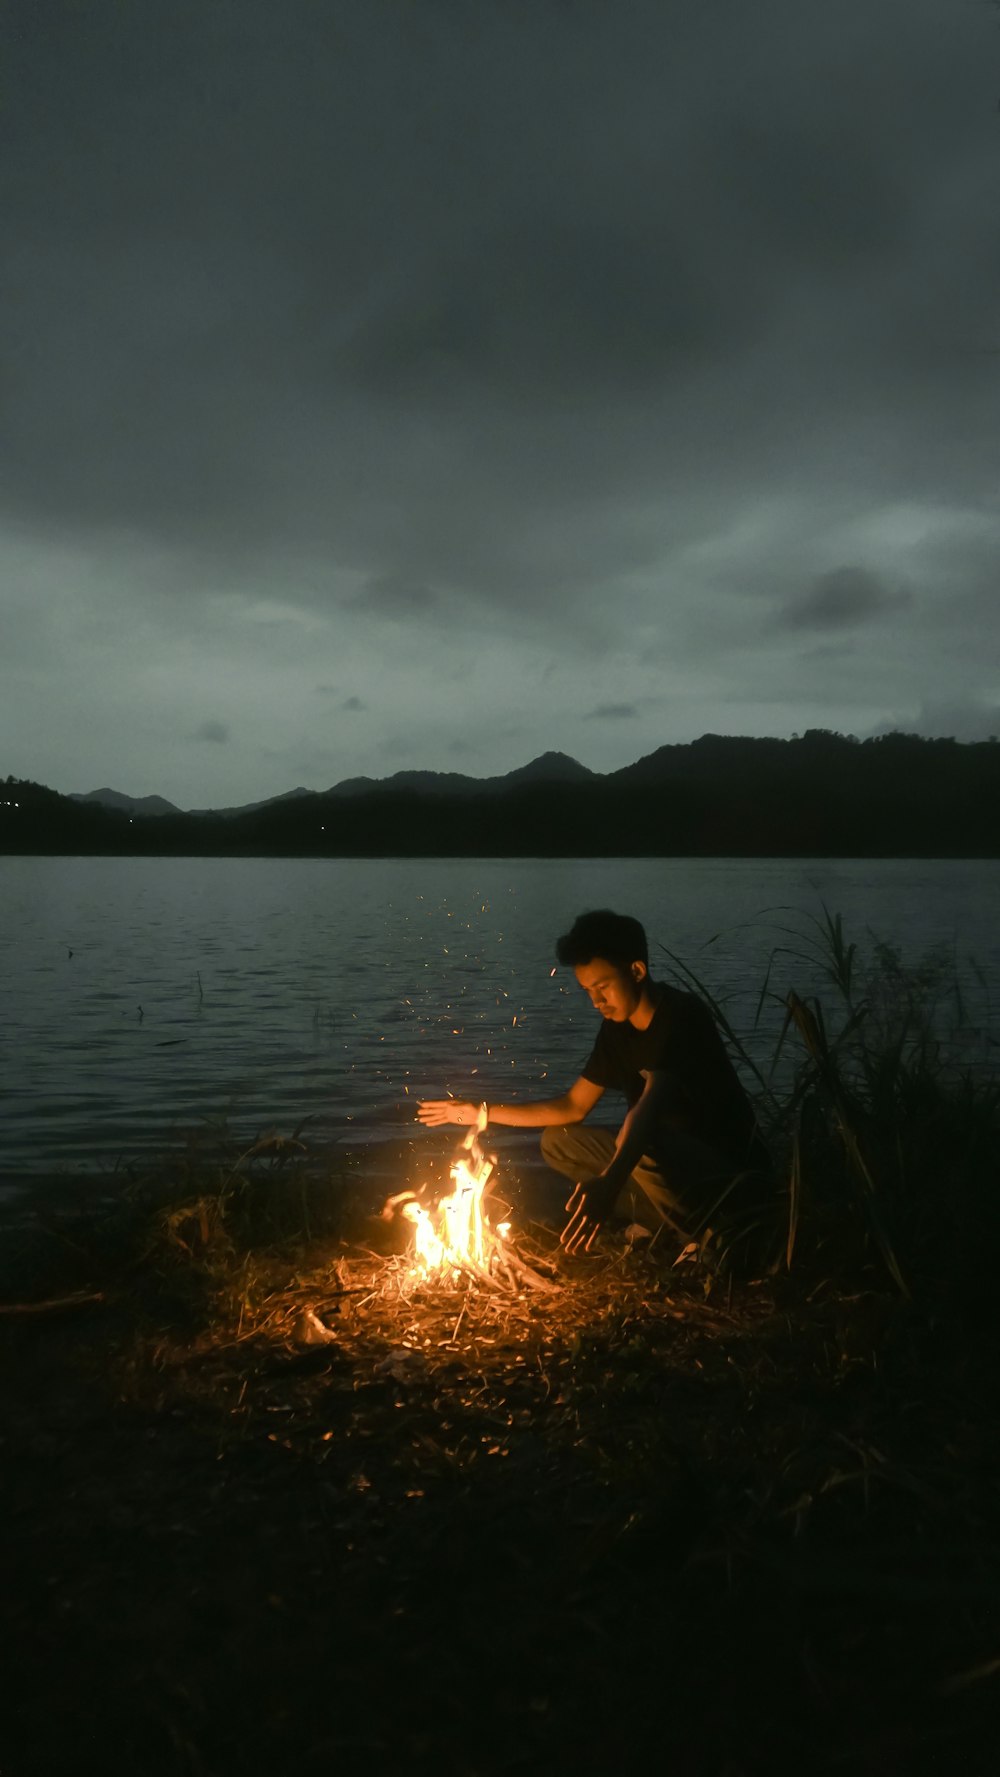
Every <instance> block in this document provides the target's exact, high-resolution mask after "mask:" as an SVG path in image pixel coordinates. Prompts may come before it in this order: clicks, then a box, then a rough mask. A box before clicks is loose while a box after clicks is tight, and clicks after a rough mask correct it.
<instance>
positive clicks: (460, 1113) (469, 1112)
mask: <svg viewBox="0 0 1000 1777" xmlns="http://www.w3.org/2000/svg"><path fill="white" fill-rule="evenodd" d="M417 1116H418V1117H419V1119H420V1121H421V1123H426V1125H427V1127H428V1128H429V1129H436V1128H438V1127H439V1125H440V1124H442V1123H458V1124H459V1125H460V1127H462V1128H465V1129H467V1128H469V1127H470V1126H471V1124H473V1123H477V1122H478V1121H479V1106H478V1105H477V1104H467V1103H466V1102H465V1100H464V1099H461V1098H422V1099H421V1100H420V1102H419V1104H418V1105H417Z"/></svg>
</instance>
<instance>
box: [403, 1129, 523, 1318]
mask: <svg viewBox="0 0 1000 1777" xmlns="http://www.w3.org/2000/svg"><path fill="white" fill-rule="evenodd" d="M485 1128H486V1107H485V1106H483V1108H482V1109H481V1110H480V1112H479V1116H478V1118H477V1120H476V1123H475V1124H474V1126H473V1127H472V1128H471V1129H470V1130H469V1133H468V1135H467V1136H466V1137H465V1139H464V1140H463V1142H462V1150H463V1152H462V1153H461V1154H460V1156H459V1158H458V1159H457V1160H456V1161H455V1162H454V1163H453V1165H452V1167H451V1179H452V1183H453V1185H454V1190H453V1191H452V1192H451V1194H450V1195H449V1196H447V1197H442V1198H441V1201H440V1202H439V1203H438V1204H437V1206H436V1208H435V1209H434V1210H433V1211H431V1210H428V1209H426V1208H425V1207H424V1205H423V1204H422V1203H421V1202H420V1201H419V1199H418V1198H417V1197H416V1196H415V1195H414V1193H413V1192H412V1191H401V1192H399V1193H398V1194H397V1196H395V1197H390V1199H389V1202H388V1203H387V1205H386V1209H385V1210H384V1211H383V1214H385V1213H386V1212H388V1213H389V1214H391V1213H392V1212H393V1211H394V1210H395V1208H396V1207H397V1206H400V1210H401V1214H402V1215H404V1216H405V1217H406V1220H407V1221H408V1222H412V1223H413V1226H414V1229H415V1236H414V1258H415V1261H416V1266H417V1268H418V1269H419V1270H420V1271H421V1272H422V1273H423V1275H424V1276H425V1277H428V1278H431V1277H446V1276H447V1275H448V1274H449V1273H450V1274H451V1275H452V1276H453V1277H454V1276H458V1275H464V1276H466V1277H468V1278H469V1279H470V1280H472V1281H473V1282H475V1283H480V1284H485V1285H486V1287H487V1288H490V1289H497V1288H503V1287H504V1281H503V1279H504V1274H506V1287H507V1288H509V1289H511V1290H514V1291H516V1290H517V1289H518V1288H519V1286H520V1287H525V1286H526V1287H527V1288H529V1289H537V1290H551V1289H552V1288H553V1287H554V1286H553V1285H552V1284H550V1283H547V1282H546V1280H545V1279H544V1278H542V1277H539V1275H538V1273H537V1272H535V1271H532V1270H531V1268H530V1267H529V1266H527V1265H525V1264H524V1263H523V1261H522V1260H521V1259H519V1258H518V1257H517V1256H516V1254H515V1253H514V1252H513V1250H512V1249H511V1247H510V1246H509V1245H508V1244H507V1236H508V1234H509V1232H510V1223H509V1222H498V1223H497V1225H496V1227H495V1228H494V1227H493V1226H492V1225H491V1223H490V1220H489V1217H488V1216H487V1214H486V1213H485V1210H484V1207H483V1196H484V1193H485V1190H486V1185H487V1182H488V1180H489V1178H490V1175H491V1173H492V1171H493V1168H494V1164H495V1162H494V1160H492V1159H490V1158H488V1157H487V1156H486V1155H485V1154H484V1153H483V1150H482V1146H481V1143H480V1140H479V1137H480V1136H481V1135H482V1133H483V1130H484V1129H485Z"/></svg>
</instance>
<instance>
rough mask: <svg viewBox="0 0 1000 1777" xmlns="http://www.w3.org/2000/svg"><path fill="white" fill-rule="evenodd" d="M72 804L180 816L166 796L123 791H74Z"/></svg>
mask: <svg viewBox="0 0 1000 1777" xmlns="http://www.w3.org/2000/svg"><path fill="white" fill-rule="evenodd" d="M70 801H71V802H99V803H100V804H101V806H102V807H103V808H117V809H118V810H119V811H120V812H121V813H122V814H131V815H135V814H143V815H146V814H151V815H162V814H180V813H181V810H180V809H179V808H178V807H177V804H176V803H175V802H168V801H167V800H166V797H164V796H126V795H125V793H124V791H122V790H108V789H104V790H86V791H81V790H73V791H71V792H70Z"/></svg>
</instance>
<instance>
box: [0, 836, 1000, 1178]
mask: <svg viewBox="0 0 1000 1777" xmlns="http://www.w3.org/2000/svg"><path fill="white" fill-rule="evenodd" d="M998 889H1000V864H997V863H979V862H974V863H963V862H957V863H956V862H922V861H916V862H911V861H897V860H892V861H876V862H872V861H870V860H861V861H852V860H847V861H845V860H833V861H829V862H824V861H821V860H820V861H817V860H815V859H810V860H808V861H802V862H799V861H794V860H793V861H789V860H787V859H780V860H749V861H748V860H745V859H725V858H722V859H697V860H686V859H669V860H661V859H649V860H646V859H644V860H638V861H637V860H633V859H628V860H624V861H616V860H608V859H598V860H593V859H580V860H566V859H553V860H547V859H541V860H539V859H477V860H468V859H460V860H455V859H447V860H427V859H419V860H412V859H401V860H396V861H392V860H390V861H385V860H377V861H374V860H373V861H368V860H358V859H329V860H327V859H293V860H285V859H250V860H247V859H222V858H194V859H190V858H168V859H153V858H0V996H2V1017H0V1165H2V1167H3V1171H4V1174H5V1175H6V1176H7V1177H8V1178H10V1177H12V1176H16V1175H24V1174H26V1173H27V1174H32V1173H37V1174H42V1173H45V1172H52V1171H53V1170H59V1169H69V1170H81V1171H86V1170H97V1169H100V1168H106V1167H110V1166H113V1165H114V1164H115V1163H116V1162H117V1161H118V1160H119V1158H121V1157H126V1158H127V1157H132V1156H136V1157H139V1156H141V1155H143V1154H144V1153H151V1152H153V1151H156V1150H162V1148H164V1147H165V1146H166V1145H167V1144H168V1143H170V1142H173V1141H178V1140H181V1139H183V1138H184V1137H185V1136H186V1134H187V1133H188V1132H190V1131H192V1130H195V1129H197V1128H199V1127H204V1124H205V1122H206V1121H212V1120H216V1119H218V1118H220V1117H223V1116H224V1117H226V1118H227V1119H228V1120H229V1122H230V1125H231V1126H232V1128H233V1129H234V1130H235V1131H236V1132H237V1133H239V1134H241V1135H244V1134H245V1135H246V1136H247V1137H250V1138H252V1137H253V1136H254V1135H255V1134H257V1133H259V1132H260V1131H261V1130H263V1129H266V1128H279V1129H281V1130H282V1131H283V1132H290V1131H291V1130H292V1129H293V1128H294V1127H295V1126H296V1125H297V1124H298V1123H299V1122H300V1121H301V1120H302V1119H303V1118H308V1119H309V1123H308V1125H307V1130H308V1139H309V1141H310V1144H311V1145H312V1144H317V1145H320V1146H322V1145H324V1144H330V1143H337V1142H339V1143H346V1144H348V1145H358V1143H359V1142H361V1141H371V1140H376V1139H384V1138H388V1137H390V1136H399V1135H400V1134H411V1133H413V1130H414V1124H413V1116H414V1112H413V1104H414V1101H415V1100H416V1099H417V1098H419V1097H421V1096H443V1095H444V1094H445V1093H448V1092H452V1093H454V1094H455V1095H456V1096H459V1097H473V1096H474V1097H486V1098H494V1099H498V1098H503V1097H512V1096H514V1095H519V1094H524V1095H527V1094H531V1093H534V1094H536V1095H537V1094H538V1093H539V1092H541V1093H543V1094H546V1093H549V1092H558V1091H562V1090H563V1089H564V1088H565V1086H566V1085H567V1084H568V1083H569V1082H570V1081H571V1080H573V1079H574V1078H575V1077H576V1075H577V1073H578V1072H579V1071H580V1067H581V1064H582V1063H583V1061H584V1060H585V1059H586V1056H587V1054H588V1053H589V1049H590V1044H591V1042H592V1039H593V1033H594V1030H595V1024H596V1020H595V1015H594V1013H593V1011H592V1010H591V1008H590V1005H589V1002H588V1001H587V1000H586V999H585V997H584V996H583V995H582V994H581V992H580V990H579V989H578V988H577V986H576V983H575V981H574V980H573V978H572V976H571V975H569V976H568V975H567V973H566V971H564V970H559V971H558V972H557V973H555V974H553V973H552V970H553V966H554V962H555V957H554V947H555V940H556V937H557V936H558V934H559V933H560V932H561V931H564V930H565V929H566V928H567V927H568V926H569V925H570V924H571V923H572V921H573V919H574V917H575V916H576V914H577V913H579V912H581V911H583V910H584V909H586V908H589V907H601V906H612V907H615V908H618V909H620V910H622V911H626V912H632V913H634V914H636V915H637V916H638V918H640V919H641V920H642V921H643V923H644V924H645V925H646V928H647V930H648V932H649V934H650V940H651V944H652V945H653V947H654V957H653V973H654V974H656V973H657V972H659V973H661V974H663V973H665V972H666V971H665V967H664V966H663V963H662V960H661V959H659V957H658V953H657V951H656V945H657V944H658V943H659V944H665V945H668V946H669V947H670V949H672V950H674V951H676V952H677V953H679V954H680V955H681V956H682V957H683V958H684V960H685V961H686V962H687V963H688V964H689V965H690V966H691V967H692V968H693V969H694V970H695V971H696V972H697V973H698V974H699V975H700V976H701V977H702V979H703V980H704V981H705V982H706V983H707V984H708V985H709V986H710V987H711V988H712V990H713V992H715V993H716V994H717V996H718V997H720V998H721V999H722V1000H723V1001H724V1002H725V1003H726V1008H727V1012H728V1014H729V1016H730V1019H731V1021H732V1022H733V1024H734V1026H735V1027H736V1028H738V1029H739V1030H741V1031H744V1032H745V1031H748V1030H749V1029H750V1027H751V1026H752V1024H753V1019H754V1014H755V1011H756V1009H757V1004H758V998H759V993H760V987H761V984H762V981H763V979H764V975H765V971H766V968H767V960H768V957H769V956H770V955H771V953H772V951H773V950H774V947H775V945H777V944H782V943H784V944H792V945H794V944H795V943H796V940H795V939H794V938H789V937H787V936H786V935H785V928H788V927H789V926H792V927H797V929H798V930H799V932H801V933H806V932H807V931H808V930H809V925H808V920H809V916H810V915H813V916H818V915H819V914H820V912H821V906H822V902H823V901H825V902H826V904H827V905H828V906H829V907H830V908H831V910H837V911H839V912H840V913H841V914H842V915H843V917H844V922H845V927H846V929H847V932H848V935H849V936H850V937H852V938H855V939H857V940H858V942H859V944H860V946H861V947H862V949H865V948H866V947H867V949H869V950H870V948H871V943H870V935H871V934H872V933H874V935H875V937H877V938H882V939H885V940H886V941H888V942H890V943H892V944H893V945H894V946H896V947H897V948H898V949H900V950H901V951H902V953H903V956H904V959H905V960H906V961H908V962H917V961H919V960H920V959H921V958H922V957H923V956H924V955H925V954H926V953H927V952H928V951H929V950H931V949H932V948H943V949H944V950H945V951H947V953H948V955H949V957H950V958H951V959H952V960H953V962H954V965H955V968H956V969H957V972H958V975H959V978H960V979H961V980H962V981H963V984H964V986H965V988H966V990H967V992H968V993H969V995H970V1001H971V1003H972V1004H973V1006H974V1008H975V1009H976V1013H977V1016H980V1017H982V1018H983V1019H986V1018H988V1016H989V1009H988V1006H987V1004H986V995H985V993H984V990H983V988H982V986H981V984H980V981H979V977H978V974H977V971H976V968H974V967H973V965H972V964H971V963H970V960H969V959H970V957H971V958H973V959H975V963H976V965H977V967H978V969H980V970H982V971H983V972H985V974H986V976H987V978H989V979H991V980H993V981H996V980H997V978H998V973H1000V971H998V963H1000V937H998V932H997V921H996V911H997V906H998ZM658 961H659V962H660V967H659V970H658V966H657V965H658ZM772 985H773V987H774V988H775V989H780V990H787V988H788V987H790V986H793V985H794V986H796V987H797V988H798V990H799V991H800V992H801V991H809V990H811V989H812V988H813V987H814V986H815V985H816V982H815V978H810V973H809V969H808V967H807V965H805V964H803V963H800V962H796V961H793V960H792V959H790V958H787V957H786V958H779V959H778V961H777V963H776V966H775V970H774V973H773V976H772ZM776 1023H780V1013H779V1011H778V1010H777V1008H776V1007H775V1008H770V1007H769V1008H767V1009H766V1015H765V1019H764V1028H763V1029H762V1030H761V1031H759V1032H758V1034H757V1036H756V1037H755V1038H754V1039H753V1041H754V1042H755V1043H756V1045H757V1052H758V1053H759V1054H761V1055H763V1054H765V1053H769V1052H770V1045H771V1043H772V1042H773V1033H774V1030H775V1028H776ZM421 1133H422V1132H421ZM425 1139H432V1138H431V1137H430V1136H427V1137H425ZM433 1139H436V1138H433Z"/></svg>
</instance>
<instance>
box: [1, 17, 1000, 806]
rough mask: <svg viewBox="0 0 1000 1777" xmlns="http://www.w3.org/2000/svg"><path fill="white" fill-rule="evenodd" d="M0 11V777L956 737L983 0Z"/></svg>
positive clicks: (188, 775) (992, 550) (966, 682)
mask: <svg viewBox="0 0 1000 1777" xmlns="http://www.w3.org/2000/svg"><path fill="white" fill-rule="evenodd" d="M0 19H2V23H0V31H2V34H3V43H2V68H0V82H2V88H0V205H2V214H3V217H4V221H3V249H4V250H3V256H2V261H0V315H2V334H3V338H2V345H3V357H2V387H0V396H2V401H0V451H2V479H0V620H2V635H0V775H5V774H6V773H7V772H13V773H14V774H15V775H17V776H23V777H31V778H36V779H38V780H40V781H41V782H44V783H49V784H51V785H53V786H54V787H55V788H57V789H60V790H64V791H68V790H88V789H92V788H95V787H97V786H99V785H104V784H111V785H113V786H114V787H116V788H118V789H122V790H125V791H127V792H128V793H130V794H132V795H136V796H139V795H146V794H150V793H154V792H155V793H159V794H161V795H164V796H167V797H169V798H170V799H171V800H172V801H174V802H176V803H178V804H180V805H181V806H182V807H189V806H206V805H216V806H219V805H226V804H232V803H238V802H243V801H249V800H253V799H256V798H258V797H263V796H269V795H274V794H277V793H278V792H280V791H283V790H287V789H290V788H291V787H293V786H294V785H296V784H300V783H301V784H305V785H306V786H308V787H310V788H313V789H324V788H327V787H328V786H329V785H331V784H333V783H336V782H337V781H338V780H339V779H341V778H343V777H346V776H349V775H353V774H355V773H358V772H366V773H369V774H370V775H372V776H385V775H387V774H389V773H390V772H393V771H397V770H399V769H400V768H402V767H410V766H415V767H423V768H431V769H437V770H466V771H469V772H472V773H473V774H475V775H487V774H488V773H490V772H494V771H505V770H509V769H510V768H512V767H513V766H516V765H520V764H523V763H524V762H526V761H527V760H528V759H530V758H531V757H533V756H534V755H535V754H537V753H539V752H542V751H545V750H547V749H549V748H556V749H560V750H563V751H565V752H568V753H571V754H573V755H574V756H575V757H577V758H578V759H581V760H582V761H583V762H584V763H585V764H587V765H589V766H591V767H592V768H593V769H595V770H599V771H605V770H611V769H614V768H615V767H617V766H620V765H623V764H626V763H628V762H629V761H631V760H633V759H636V758H639V757H640V756H641V755H642V754H644V753H647V752H650V751H651V750H652V749H653V748H654V747H656V746H659V745H661V744H663V743H664V742H665V741H686V740H690V739H692V738H694V737H695V736H697V735H699V734H702V733H705V732H706V731H715V732H718V733H726V734H772V735H790V734H792V733H793V732H796V731H802V730H803V729H805V728H807V727H829V728H837V729H840V730H842V731H844V732H853V733H855V734H858V735H867V734H870V733H873V732H877V731H879V730H880V729H882V728H884V727H887V726H890V727H902V728H906V729H910V730H915V731H918V732H922V733H943V734H954V735H956V736H957V737H958V738H961V739H972V738H977V737H979V736H985V735H987V734H990V733H995V732H998V731H1000V658H998V635H1000V620H998V604H1000V600H998V585H997V582H998V562H1000V507H998V485H1000V483H998V459H997V450H996V441H997V436H998V422H1000V407H998V395H1000V390H998V371H1000V229H998V215H1000V113H998V97H1000V10H997V9H996V8H995V7H994V6H993V5H991V4H989V3H988V0H836V4H833V3H832V0H822V3H813V0H755V4H753V5H748V4H747V3H746V0H73V3H70V0H48V4H46V5H44V6H39V5H38V4H36V3H34V0H7V4H6V5H5V7H4V8H3V11H2V14H0Z"/></svg>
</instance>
